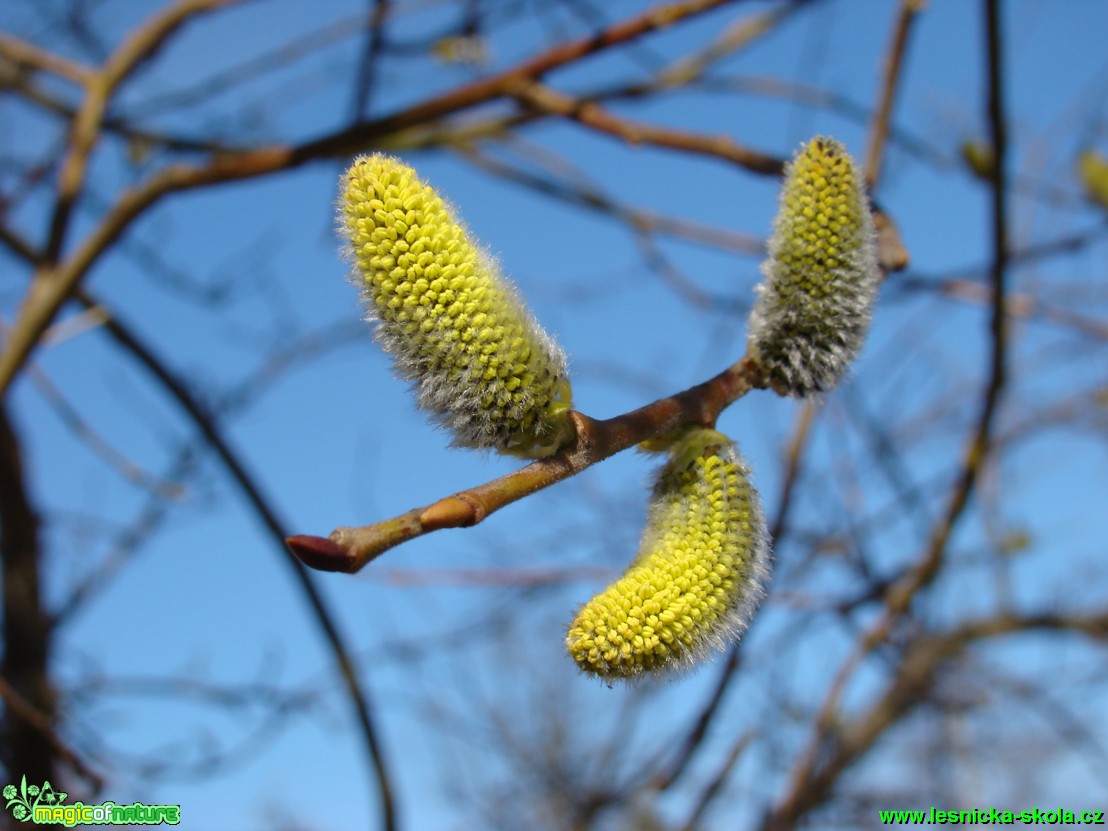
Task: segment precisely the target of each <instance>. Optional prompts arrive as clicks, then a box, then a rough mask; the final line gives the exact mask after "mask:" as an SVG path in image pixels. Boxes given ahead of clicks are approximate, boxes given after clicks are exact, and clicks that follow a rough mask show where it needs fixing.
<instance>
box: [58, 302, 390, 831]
mask: <svg viewBox="0 0 1108 831" xmlns="http://www.w3.org/2000/svg"><path fill="white" fill-rule="evenodd" d="M76 297H77V299H78V300H79V301H80V302H81V303H82V305H85V306H86V307H92V306H103V305H104V304H103V303H102V302H101V301H99V300H97V299H96V298H93V297H91V296H89V295H86V294H84V293H78V294H77V296H76ZM104 330H105V331H106V332H108V333H109V334H110V335H111V336H112V338H113V339H114V340H115V341H116V342H117V343H119V344H120V345H121V346H122V347H123V348H124V349H126V350H127V351H128V352H129V353H130V354H131V355H132V357H134V358H135V359H136V360H137V361H138V362H139V363H140V364H142V365H143V366H144V367H146V369H147V370H148V371H149V372H150V373H151V374H152V375H153V376H154V377H155V378H156V379H157V380H158V382H159V383H160V384H161V385H162V387H163V388H164V389H165V391H166V392H167V393H168V394H169V396H170V397H171V398H172V399H173V400H175V401H176V402H177V404H178V405H179V406H180V407H181V409H182V410H184V411H185V413H186V414H187V415H188V416H189V418H190V419H191V420H192V422H193V423H194V424H195V425H196V427H197V429H199V430H200V432H201V434H202V435H203V436H204V439H205V440H206V441H207V443H208V445H209V446H210V447H211V449H212V450H213V451H215V453H216V455H217V456H218V457H219V459H220V461H221V462H222V463H223V465H224V467H225V468H226V469H227V472H228V473H229V474H230V475H231V478H232V479H233V480H234V482H235V484H236V485H237V487H238V488H239V490H240V491H241V492H242V494H243V495H244V496H245V497H246V499H247V501H248V502H249V503H250V505H251V507H252V508H253V509H254V511H255V513H256V514H257V515H258V517H259V518H260V519H261V520H262V522H263V524H264V525H265V526H266V528H267V529H268V530H269V532H270V535H271V536H272V537H273V539H274V540H276V541H278V543H280V542H281V541H283V540H284V538H285V536H286V534H287V532H286V531H285V527H284V524H283V523H282V522H281V520H280V519H279V518H278V516H277V513H276V511H275V509H274V508H273V507H272V506H271V505H270V503H269V500H268V499H267V498H266V497H265V496H264V495H263V493H262V491H261V487H260V486H259V485H258V484H257V482H255V480H254V478H253V477H252V476H251V475H250V473H249V472H248V471H247V470H246V467H245V464H244V463H243V462H242V461H241V460H240V459H239V457H238V454H237V453H236V452H235V451H234V450H233V449H232V448H231V446H230V444H229V443H228V441H227V439H226V438H225V437H224V436H223V431H222V429H221V426H220V424H219V423H218V421H217V419H216V418H215V417H214V416H213V415H212V414H211V413H209V412H208V411H207V410H206V409H205V408H204V407H203V405H201V404H200V402H199V401H198V400H197V399H196V398H195V397H194V396H193V395H192V393H191V392H190V391H189V389H188V386H187V385H186V384H185V382H184V381H183V380H181V379H180V378H178V377H177V375H176V374H175V373H173V371H172V370H170V369H169V367H168V366H166V364H165V363H164V362H162V361H161V359H160V358H158V357H157V356H156V355H155V354H154V353H153V352H152V351H151V350H150V349H149V348H148V347H147V346H146V345H145V344H144V343H143V342H142V341H141V340H140V339H139V338H138V337H137V336H136V335H135V334H134V332H133V331H132V330H131V329H130V328H129V327H127V326H125V325H124V324H123V323H122V322H121V321H120V319H119V318H118V317H117V316H115V315H111V316H109V317H108V319H107V320H106V321H105V322H104ZM281 559H282V561H283V562H285V563H286V564H287V565H288V566H289V567H290V568H291V569H292V571H293V574H294V576H295V577H296V581H297V584H298V585H299V586H300V588H301V590H302V592H303V593H304V595H305V597H306V599H307V600H308V603H309V605H310V606H311V607H312V610H313V612H314V615H315V619H316V622H317V623H318V624H319V625H320V628H321V629H322V630H323V635H324V637H325V639H326V640H327V643H328V645H329V646H330V648H331V651H332V653H333V655H334V658H335V662H336V663H337V664H338V669H339V674H340V676H341V677H342V680H343V683H344V685H345V686H346V689H347V694H348V697H349V699H350V701H351V704H352V705H353V706H354V710H355V713H356V716H357V720H358V725H359V728H360V730H361V733H362V738H363V740H364V742H365V745H366V750H367V752H368V754H369V757H370V763H371V765H372V768H373V771H374V775H375V777H376V784H377V789H378V793H379V795H380V799H381V822H382V828H384V829H386V831H395V829H396V828H397V818H396V805H395V796H394V793H393V789H392V784H391V776H390V774H389V770H388V767H387V765H386V763H385V760H384V756H383V754H382V751H381V748H380V744H379V741H378V738H377V728H376V726H375V724H374V721H373V717H372V714H371V705H370V699H369V693H368V692H367V691H366V690H365V689H364V688H363V686H362V682H361V681H360V680H359V678H358V674H357V671H356V668H355V666H354V663H353V660H352V659H351V657H350V653H349V650H348V649H347V648H346V645H345V643H344V640H343V637H342V634H341V633H340V632H339V630H338V626H337V625H336V623H335V621H334V617H333V616H332V614H331V612H330V610H329V609H328V607H327V604H326V601H325V600H324V599H323V595H322V594H320V592H319V589H318V588H317V587H316V586H315V583H314V582H313V580H312V576H311V574H310V573H309V572H308V571H307V570H306V569H305V568H304V567H303V566H301V565H300V563H298V562H296V561H295V560H293V559H291V558H288V557H284V556H282V557H281Z"/></svg>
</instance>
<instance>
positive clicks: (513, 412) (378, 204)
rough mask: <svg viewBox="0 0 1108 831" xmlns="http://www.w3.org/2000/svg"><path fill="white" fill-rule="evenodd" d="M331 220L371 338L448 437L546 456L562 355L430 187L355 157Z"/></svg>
mask: <svg viewBox="0 0 1108 831" xmlns="http://www.w3.org/2000/svg"><path fill="white" fill-rule="evenodd" d="M339 222H340V225H341V229H342V230H343V232H344V233H345V234H346V236H347V238H348V239H349V241H350V254H351V257H352V259H353V263H354V271H355V279H356V282H358V283H359V285H360V286H361V287H362V289H363V293H364V296H365V300H366V306H367V308H368V310H369V316H370V318H371V319H372V320H375V321H376V323H377V330H376V334H377V340H378V341H379V342H380V344H381V345H382V347H383V348H384V349H385V351H387V352H388V353H389V354H391V355H392V357H393V362H394V366H395V368H396V371H397V372H398V374H400V375H401V376H402V377H404V378H406V379H408V380H410V381H412V382H414V384H415V387H416V391H417V395H418V399H419V406H420V407H421V408H422V409H424V410H426V411H427V412H428V413H430V414H431V416H432V418H433V419H434V420H435V421H437V422H438V423H439V424H441V425H442V426H444V427H446V428H448V429H449V430H450V431H451V432H452V433H453V436H454V439H453V442H452V443H453V444H454V445H456V446H461V447H474V448H488V449H493V450H497V451H500V452H503V453H510V454H513V455H518V456H524V457H530V458H540V457H543V456H547V455H549V454H551V453H554V452H555V451H557V450H558V449H559V447H560V446H561V445H562V444H564V443H565V442H566V441H567V439H568V438H569V437H570V435H571V429H572V428H571V426H570V424H569V421H568V418H567V411H568V410H569V408H570V407H571V397H572V394H571V390H570V384H569V379H568V377H567V371H566V359H565V355H564V354H563V353H562V351H561V349H560V348H559V347H558V345H557V344H556V343H555V342H554V341H553V339H551V338H550V337H549V336H548V335H547V334H546V333H545V332H544V331H543V330H542V328H541V327H540V326H539V325H538V323H537V322H535V320H534V318H532V317H531V315H530V314H529V313H528V311H527V310H526V308H524V306H523V303H522V301H521V300H520V299H519V297H518V295H517V294H516V291H515V289H514V288H513V287H512V286H511V285H510V284H509V283H508V282H507V281H506V280H505V279H504V278H503V277H502V276H501V275H500V273H499V270H498V269H497V267H496V264H495V263H494V262H493V261H492V259H491V258H490V257H488V256H487V255H486V254H485V253H484V252H483V251H482V250H480V248H478V246H477V245H475V244H474V242H472V241H471V240H470V238H469V236H468V234H467V233H466V230H465V228H464V227H463V226H462V225H461V223H460V222H459V221H458V220H457V219H456V218H455V217H454V216H453V214H452V212H451V211H450V209H449V208H448V206H447V205H446V203H444V202H443V200H442V199H441V198H440V197H439V196H438V194H437V193H435V191H434V190H433V189H432V188H431V187H430V186H428V185H426V184H424V183H423V182H422V181H420V179H419V178H418V176H417V175H416V173H415V171H414V170H413V169H412V168H410V167H408V166H407V165H405V164H404V163H402V162H401V161H399V160H398V159H395V158H392V157H390V156H385V155H379V154H378V155H373V156H361V157H359V158H356V159H355V160H354V162H353V163H352V164H351V166H350V168H349V170H348V171H347V173H346V176H345V178H344V180H343V192H342V199H341V206H340V219H339Z"/></svg>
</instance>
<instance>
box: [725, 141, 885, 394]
mask: <svg viewBox="0 0 1108 831" xmlns="http://www.w3.org/2000/svg"><path fill="white" fill-rule="evenodd" d="M762 272H763V274H764V276H765V279H764V280H763V281H762V283H761V284H760V285H759V286H758V288H757V289H756V292H757V300H756V301H755V304H754V308H753V309H752V311H751V313H750V322H749V334H748V340H747V342H748V347H749V350H750V355H751V357H753V358H754V360H755V361H756V362H757V363H758V364H759V365H760V366H761V368H762V371H763V373H764V374H765V376H766V379H767V380H768V381H769V383H770V385H771V386H772V387H773V388H774V389H776V390H777V391H778V392H781V393H783V394H786V395H793V396H807V395H811V394H812V393H816V392H823V391H826V390H829V389H831V388H833V387H834V386H835V385H836V384H838V383H839V381H840V380H841V379H842V377H843V376H844V375H845V373H846V371H847V368H848V367H849V365H850V362H851V361H853V360H854V358H855V357H856V356H857V354H858V352H859V351H860V350H861V348H862V343H863V341H864V340H865V335H866V331H867V330H868V328H869V322H870V315H871V313H872V308H873V300H874V296H875V294H876V292H877V286H878V284H879V282H880V270H879V268H878V264H877V255H876V247H875V243H874V227H873V219H872V217H871V216H870V210H869V204H868V201H867V200H866V195H865V191H864V189H863V183H862V177H861V174H860V173H859V171H858V169H857V166H856V165H855V164H854V161H853V159H851V157H850V155H849V154H848V153H847V152H846V149H845V148H844V147H843V146H842V145H841V144H840V143H839V142H837V141H835V140H834V139H830V138H824V137H817V138H814V139H812V140H811V141H810V142H808V144H806V145H805V146H804V147H803V148H802V149H801V150H800V152H799V153H797V155H796V158H795V159H794V160H793V161H792V163H791V164H789V166H788V168H787V170H786V171H785V182H784V186H783V188H782V191H781V205H780V208H779V210H778V213H777V218H776V221H775V223H774V231H773V235H772V236H771V238H770V242H769V256H768V257H767V259H766V261H765V263H764V264H763V266H762Z"/></svg>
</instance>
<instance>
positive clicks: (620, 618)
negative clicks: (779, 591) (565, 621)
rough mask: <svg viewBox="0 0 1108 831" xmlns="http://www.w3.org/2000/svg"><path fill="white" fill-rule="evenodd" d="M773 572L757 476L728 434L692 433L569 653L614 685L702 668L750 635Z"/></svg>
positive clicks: (676, 446) (678, 447)
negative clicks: (629, 559)
mask: <svg viewBox="0 0 1108 831" xmlns="http://www.w3.org/2000/svg"><path fill="white" fill-rule="evenodd" d="M768 568H769V543H768V536H767V533H766V528H765V519H764V517H763V514H762V508H761V503H760V501H759V498H758V493H757V491H756V490H755V489H754V486H753V484H752V483H751V481H750V471H749V470H748V468H747V466H746V464H745V463H744V462H743V460H742V458H741V457H740V456H739V453H738V450H737V449H736V447H735V445H734V443H732V442H731V440H730V439H728V438H727V436H725V435H723V434H722V433H719V432H716V431H715V430H708V429H704V428H693V429H691V430H689V431H688V432H686V433H685V434H684V435H682V436H681V437H680V438H678V439H677V440H676V441H675V442H674V443H673V445H672V446H671V447H670V449H669V460H668V461H667V463H666V464H665V466H664V467H663V468H662V469H661V471H660V473H659V476H658V480H657V483H656V484H655V487H654V491H653V494H652V496H651V500H650V512H649V515H648V517H647V525H646V530H645V531H644V532H643V537H642V543H641V545H640V548H639V554H638V556H637V557H636V558H635V561H634V562H633V563H632V565H631V567H630V568H629V569H628V570H627V572H626V573H625V574H624V575H623V576H622V577H621V578H620V579H619V580H617V581H616V582H615V583H613V584H612V585H610V586H609V587H608V588H606V589H605V590H604V591H603V592H601V593H600V594H598V595H597V596H596V597H594V598H593V599H592V600H590V601H589V602H588V603H586V604H585V606H584V607H582V608H581V610H580V611H579V612H578V613H577V617H576V618H575V619H574V621H573V623H572V624H570V627H569V632H568V635H567V637H566V646H567V647H568V649H569V654H570V655H571V656H572V657H573V659H574V660H575V661H576V662H577V665H578V666H579V667H580V668H581V669H583V670H584V671H586V672H589V673H592V674H594V675H597V676H600V677H602V678H605V679H617V678H635V677H637V676H641V675H643V674H644V673H661V672H665V671H668V670H674V669H681V668H685V667H690V666H693V665H694V664H695V663H696V662H697V661H698V660H699V659H700V658H701V657H702V656H703V655H704V654H705V653H706V652H707V651H708V650H709V649H711V648H717V649H723V648H725V647H726V646H727V645H728V644H730V643H731V642H732V641H734V640H735V639H736V638H737V637H738V636H739V634H740V633H741V632H742V630H743V629H745V628H746V625H747V622H748V621H749V619H750V615H751V613H752V612H753V609H754V606H755V605H756V604H757V602H758V600H759V599H760V598H761V595H762V591H763V589H762V585H763V583H764V581H765V578H766V575H767V573H768Z"/></svg>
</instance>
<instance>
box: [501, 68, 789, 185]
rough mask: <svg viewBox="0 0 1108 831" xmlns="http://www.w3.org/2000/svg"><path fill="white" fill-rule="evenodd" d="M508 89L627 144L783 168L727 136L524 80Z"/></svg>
mask: <svg viewBox="0 0 1108 831" xmlns="http://www.w3.org/2000/svg"><path fill="white" fill-rule="evenodd" d="M510 90H511V94H512V95H514V96H515V97H516V98H517V99H518V100H519V101H521V102H523V103H524V104H526V105H527V106H530V107H534V108H536V109H538V110H539V111H541V112H544V113H549V114H551V115H557V116H560V117H561V118H566V119H569V120H571V121H576V122H577V123H579V124H581V125H583V126H585V127H589V128H591V129H593V130H596V131H598V132H601V133H606V134H607V135H610V136H614V137H616V138H618V139H621V140H623V141H625V142H627V143H628V144H633V145H640V144H647V145H652V146H655V147H663V148H666V149H668V150H680V151H682V152H685V153H693V154H697V155H705V156H712V157H713V158H717V159H725V160H726V161H730V162H734V163H735V164H737V165H739V166H740V167H742V168H743V169H745V170H749V171H750V172H751V173H759V174H762V175H766V176H780V175H781V172H782V170H783V169H784V162H783V161H782V160H781V159H778V158H776V157H775V156H769V155H766V154H764V153H759V152H758V151H756V150H751V149H750V148H748V147H744V146H743V145H741V144H739V143H738V142H737V141H735V140H734V139H733V138H731V137H730V136H727V135H717V136H708V135H704V134H702V133H691V132H688V131H686V130H674V129H669V128H665V127H658V126H656V125H653V124H645V123H643V122H640V121H631V120H630V119H626V118H622V117H620V116H617V115H614V114H613V113H612V112H611V111H610V110H607V109H605V108H604V107H601V106H600V105H599V104H597V103H595V102H593V101H587V100H584V99H578V98H574V97H573V96H571V95H566V94H565V93H562V92H559V91H557V90H555V89H552V88H551V87H548V86H545V85H543V84H540V83H537V82H535V81H530V80H527V79H520V80H519V81H516V82H514V83H512V84H511V85H510Z"/></svg>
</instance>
